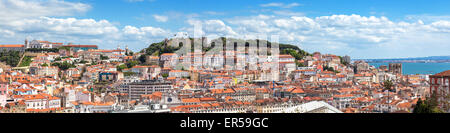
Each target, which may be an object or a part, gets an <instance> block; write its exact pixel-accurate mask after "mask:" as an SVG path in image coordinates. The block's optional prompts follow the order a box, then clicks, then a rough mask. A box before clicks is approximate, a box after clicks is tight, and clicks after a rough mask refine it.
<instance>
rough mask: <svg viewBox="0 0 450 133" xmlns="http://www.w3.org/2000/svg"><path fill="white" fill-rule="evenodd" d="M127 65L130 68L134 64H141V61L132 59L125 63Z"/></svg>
mask: <svg viewBox="0 0 450 133" xmlns="http://www.w3.org/2000/svg"><path fill="white" fill-rule="evenodd" d="M125 64H126V65H127V67H128V68H132V67H134V66H136V65H138V64H139V62H138V61H134V60H132V61H128V62H127V63H125Z"/></svg>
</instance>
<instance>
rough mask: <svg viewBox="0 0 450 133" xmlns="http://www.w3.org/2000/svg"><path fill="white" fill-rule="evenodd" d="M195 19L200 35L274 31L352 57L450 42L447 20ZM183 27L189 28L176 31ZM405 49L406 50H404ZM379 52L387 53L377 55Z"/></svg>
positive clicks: (285, 39)
mask: <svg viewBox="0 0 450 133" xmlns="http://www.w3.org/2000/svg"><path fill="white" fill-rule="evenodd" d="M200 23H201V24H203V27H202V29H203V30H202V33H205V35H206V36H208V33H210V34H215V35H222V36H233V37H238V38H247V37H248V36H253V37H254V36H258V35H266V36H271V35H278V36H279V37H280V42H282V43H291V44H296V45H298V46H301V47H303V48H305V49H306V50H308V51H320V52H324V53H334V54H340V55H345V54H347V55H353V56H354V57H356V58H387V57H405V56H407V55H408V56H430V55H446V54H448V52H444V50H431V48H429V46H433V47H439V48H443V49H448V48H449V45H448V44H446V43H447V42H449V41H450V21H436V22H433V23H424V22H423V21H420V20H418V21H416V22H403V21H400V22H394V21H392V20H389V19H388V18H387V17H375V16H360V15H355V14H353V15H331V16H320V17H314V18H311V17H306V16H292V17H283V16H273V15H257V16H248V17H236V18H232V19H227V21H220V20H195V21H190V22H189V24H190V25H194V24H200ZM186 29H189V28H185V29H182V30H186ZM412 40H413V41H412ZM405 49H409V50H411V52H405ZM424 49H429V50H430V51H424ZM374 51H377V52H374ZM381 51H384V52H388V53H386V54H380V52H381ZM412 52H413V53H412ZM381 53H382V52H381Z"/></svg>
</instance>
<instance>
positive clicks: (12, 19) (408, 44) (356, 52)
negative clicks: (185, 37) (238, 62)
mask: <svg viewBox="0 0 450 133" xmlns="http://www.w3.org/2000/svg"><path fill="white" fill-rule="evenodd" d="M180 3H185V4H180ZM448 4H449V3H448V1H432V2H430V1H414V2H411V1H394V2H391V1H389V2H388V1H339V2H333V1H290V0H286V1H269V0H267V1H266V0H264V1H244V2H242V1H207V2H205V1H198V0H190V1H184V2H183V1H161V0H117V1H108V2H104V1H92V0H77V1H73V0H67V1H61V0H49V1H34V0H16V1H11V0H5V1H2V2H0V7H2V8H3V9H2V10H0V17H1V18H0V20H2V21H1V22H0V33H1V34H0V41H1V42H0V44H17V43H22V42H23V40H24V39H25V38H27V39H39V40H48V41H53V42H63V43H69V42H73V43H80V44H95V45H98V46H99V47H100V48H102V49H108V48H109V49H112V48H115V47H116V46H117V45H122V46H125V45H128V47H129V48H130V49H131V50H133V51H140V50H141V49H143V48H146V47H148V46H149V45H150V44H151V43H153V42H159V41H162V40H163V39H164V38H168V37H172V36H173V35H174V34H181V33H183V32H187V33H189V35H191V34H192V33H191V32H192V29H193V25H194V24H202V26H203V31H202V33H204V35H205V36H211V39H212V38H214V37H219V36H229V37H235V38H244V36H255V35H260V34H265V35H269V36H270V35H279V36H280V42H281V43H289V44H293V45H297V46H299V47H300V48H302V49H304V50H306V51H308V52H315V51H319V52H322V53H332V54H336V55H350V56H351V57H352V58H365V59H374V58H404V57H426V56H446V55H447V54H448V53H447V50H445V49H449V46H450V45H448V43H447V42H448V41H450V40H448V39H447V38H450V32H449V31H450V30H449V29H450V21H449V20H450V16H448V13H447V12H448V10H449V9H447V8H445V7H444V6H445V5H448ZM118 9H120V10H118ZM405 49H407V50H408V52H406V51H405ZM381 52H382V53H383V54H380V53H381Z"/></svg>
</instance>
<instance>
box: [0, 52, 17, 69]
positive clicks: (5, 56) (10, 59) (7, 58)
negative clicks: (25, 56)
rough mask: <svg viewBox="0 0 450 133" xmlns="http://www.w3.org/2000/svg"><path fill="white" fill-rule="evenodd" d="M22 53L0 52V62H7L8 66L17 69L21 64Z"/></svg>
mask: <svg viewBox="0 0 450 133" xmlns="http://www.w3.org/2000/svg"><path fill="white" fill-rule="evenodd" d="M21 56H22V53H21V52H19V51H12V50H11V51H6V50H3V51H2V52H0V61H2V62H5V63H6V64H7V65H9V66H12V67H15V66H17V64H19V61H20V57H21Z"/></svg>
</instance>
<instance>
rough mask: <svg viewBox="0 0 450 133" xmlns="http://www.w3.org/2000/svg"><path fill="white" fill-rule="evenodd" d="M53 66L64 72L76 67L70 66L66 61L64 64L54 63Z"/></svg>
mask: <svg viewBox="0 0 450 133" xmlns="http://www.w3.org/2000/svg"><path fill="white" fill-rule="evenodd" d="M51 65H52V66H57V67H58V68H59V69H61V70H63V71H65V70H67V69H69V68H74V67H76V66H75V65H74V64H70V63H68V62H67V61H64V62H63V63H59V62H56V63H52V64H51Z"/></svg>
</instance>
